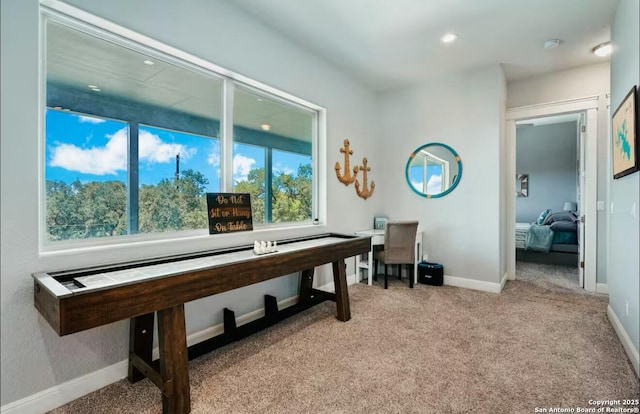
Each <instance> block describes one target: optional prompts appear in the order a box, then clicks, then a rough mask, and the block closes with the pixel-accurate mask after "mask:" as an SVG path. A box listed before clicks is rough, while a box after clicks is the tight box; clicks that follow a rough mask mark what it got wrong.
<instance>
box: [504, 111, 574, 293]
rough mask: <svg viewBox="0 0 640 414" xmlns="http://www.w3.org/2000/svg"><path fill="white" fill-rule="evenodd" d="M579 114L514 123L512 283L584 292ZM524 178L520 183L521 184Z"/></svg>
mask: <svg viewBox="0 0 640 414" xmlns="http://www.w3.org/2000/svg"><path fill="white" fill-rule="evenodd" d="M583 119H584V113H571V114H563V115H553V116H548V117H543V118H535V119H527V120H524V121H517V122H516V183H517V182H518V178H520V181H521V184H520V187H518V185H517V184H516V200H515V210H516V223H515V226H516V231H515V244H516V278H517V279H519V280H526V281H528V282H529V283H533V284H536V285H541V286H548V287H550V288H553V287H562V288H569V289H572V290H575V289H578V288H580V289H582V288H583V287H584V283H583V280H584V278H583V277H581V276H583V275H582V272H581V270H583V268H581V267H580V266H579V264H580V262H581V261H582V259H581V258H580V254H579V253H580V250H581V249H580V247H581V246H582V245H583V243H582V241H581V240H580V237H579V236H581V235H582V234H583V233H584V232H582V231H581V230H580V224H581V223H580V222H579V216H580V215H581V213H582V210H580V209H579V208H578V204H579V200H580V196H581V193H582V191H581V188H582V186H583V185H584V183H583V180H581V179H580V177H581V176H583V174H581V172H582V171H584V163H583V162H582V160H583V159H584V157H583V156H582V152H583V151H581V150H582V149H583V144H582V142H581V141H582V140H581V139H580V138H581V137H582V135H583V134H581V130H582V129H583V128H581V127H582V126H583V124H582V120H583ZM523 177H524V178H523Z"/></svg>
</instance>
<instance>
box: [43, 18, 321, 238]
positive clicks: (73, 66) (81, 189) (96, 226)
mask: <svg viewBox="0 0 640 414" xmlns="http://www.w3.org/2000/svg"><path fill="white" fill-rule="evenodd" d="M74 13H76V14H77V15H78V16H75V17H80V18H81V17H82V16H83V12H81V11H76V12H74ZM44 15H45V16H46V17H45V19H44V22H45V23H44V24H45V26H44V27H45V29H46V47H45V48H44V49H45V54H46V59H45V62H46V73H45V74H46V105H45V108H44V141H45V145H44V148H45V153H44V154H43V162H44V174H45V185H44V188H43V198H44V200H43V202H44V209H43V210H44V217H43V221H44V226H43V231H44V238H43V239H44V241H45V244H51V243H53V242H55V243H58V244H60V242H64V241H68V240H73V239H93V240H95V239H102V240H108V239H109V238H112V237H114V236H127V235H133V234H148V233H164V232H176V231H185V230H204V229H207V226H208V224H207V216H206V193H207V192H248V193H250V194H251V195H252V205H253V212H254V226H256V227H259V226H260V225H261V224H271V223H302V222H308V221H310V220H311V218H312V217H314V215H315V216H317V212H316V211H317V208H316V207H315V206H316V205H318V200H317V199H314V196H315V195H316V194H317V191H314V187H313V186H314V185H318V177H315V176H314V175H313V171H314V158H313V152H314V146H317V145H318V143H317V142H318V128H319V126H318V118H319V113H320V111H321V110H322V109H321V108H319V107H316V106H314V105H311V104H308V103H306V102H304V101H302V100H300V99H298V98H295V97H292V96H289V95H287V94H284V93H281V92H278V91H276V90H274V89H272V88H269V87H264V86H262V85H261V84H259V83H257V82H255V81H251V80H248V79H245V78H242V77H240V76H239V75H238V76H235V75H233V74H230V72H228V71H224V76H223V75H222V74H221V73H220V72H221V71H220V70H218V71H217V70H216V69H217V67H216V66H214V65H213V64H209V63H208V62H203V61H202V60H200V59H197V58H194V57H190V56H188V55H185V54H184V53H182V52H179V51H176V50H174V49H172V48H170V47H168V46H163V47H162V48H161V49H162V51H160V50H158V49H152V48H150V47H147V46H145V45H143V44H139V43H136V42H133V41H132V40H129V39H128V38H126V37H123V36H116V35H114V34H112V33H107V32H103V31H101V30H100V29H99V28H95V27H93V26H89V25H87V24H85V23H82V22H76V21H75V19H71V18H69V16H60V15H59V14H58V13H57V12H54V11H51V10H49V9H44ZM112 26H113V27H112ZM112 26H110V28H109V30H110V32H114V33H115V32H117V31H118V30H117V26H115V25H112ZM114 27H115V29H114ZM120 29H121V30H122V31H123V33H129V34H130V32H129V31H127V30H126V29H122V28H120ZM176 54H178V55H180V56H181V57H182V59H178V58H177V57H175V55H176ZM223 90H226V91H228V92H227V93H223ZM229 92H230V93H229ZM226 96H233V105H224V97H226ZM223 108H227V109H226V110H224V111H223ZM225 111H226V112H225ZM224 125H232V127H231V128H227V129H225V128H224ZM221 131H227V132H225V133H224V134H223V133H221ZM316 150H317V149H316ZM228 152H230V154H228ZM316 197H317V196H316ZM271 225H273V224H271ZM107 242H108V241H107ZM63 244H64V243H63Z"/></svg>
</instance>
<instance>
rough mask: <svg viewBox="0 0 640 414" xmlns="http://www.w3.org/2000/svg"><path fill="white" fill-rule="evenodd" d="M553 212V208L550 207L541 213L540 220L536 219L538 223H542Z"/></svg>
mask: <svg viewBox="0 0 640 414" xmlns="http://www.w3.org/2000/svg"><path fill="white" fill-rule="evenodd" d="M550 214H551V209H550V208H548V209H546V210H545V211H543V212H542V213H540V217H538V220H536V224H540V225H541V224H542V222H543V221H544V219H546V218H547V216H548V215H550Z"/></svg>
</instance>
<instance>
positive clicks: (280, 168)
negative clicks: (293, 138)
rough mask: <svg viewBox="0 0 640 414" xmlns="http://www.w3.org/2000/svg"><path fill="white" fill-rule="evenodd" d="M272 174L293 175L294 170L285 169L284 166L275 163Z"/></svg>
mask: <svg viewBox="0 0 640 414" xmlns="http://www.w3.org/2000/svg"><path fill="white" fill-rule="evenodd" d="M273 172H274V173H276V174H279V173H284V174H287V175H293V174H294V173H295V172H296V170H292V169H291V168H289V167H287V166H286V165H282V163H277V164H276V165H275V167H274V168H273Z"/></svg>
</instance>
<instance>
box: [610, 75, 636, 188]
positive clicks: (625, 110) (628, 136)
mask: <svg viewBox="0 0 640 414" xmlns="http://www.w3.org/2000/svg"><path fill="white" fill-rule="evenodd" d="M611 156H612V157H613V163H612V165H613V178H614V179H617V178H621V177H624V176H625V175H629V174H631V173H634V172H636V171H638V101H637V91H636V86H635V85H634V86H633V88H631V91H629V93H628V94H627V96H625V98H624V99H623V100H622V102H621V103H620V106H618V108H617V109H616V111H615V112H614V113H613V117H612V119H611Z"/></svg>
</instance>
